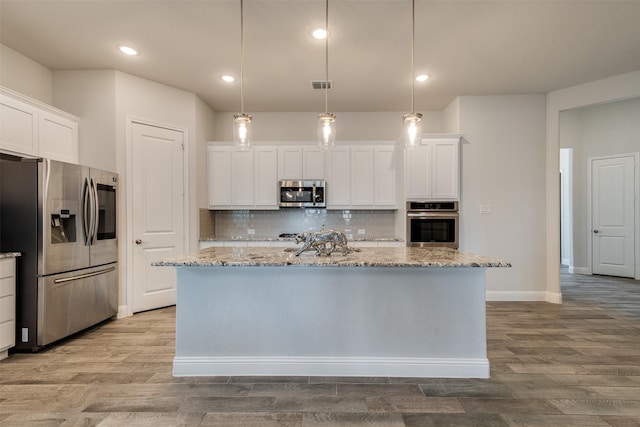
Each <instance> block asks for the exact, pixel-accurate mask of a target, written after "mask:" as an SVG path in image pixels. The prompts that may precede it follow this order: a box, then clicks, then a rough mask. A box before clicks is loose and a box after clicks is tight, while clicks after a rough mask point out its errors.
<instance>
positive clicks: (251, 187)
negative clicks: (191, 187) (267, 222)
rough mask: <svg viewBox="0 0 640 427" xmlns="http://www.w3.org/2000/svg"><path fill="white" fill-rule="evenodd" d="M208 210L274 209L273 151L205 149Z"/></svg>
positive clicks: (275, 161)
mask: <svg viewBox="0 0 640 427" xmlns="http://www.w3.org/2000/svg"><path fill="white" fill-rule="evenodd" d="M207 171H208V178H209V185H208V191H209V208H210V209H277V208H278V197H277V180H278V169H277V149H276V148H275V147H254V148H253V149H252V150H250V151H236V150H235V149H234V148H233V147H232V146H227V145H225V146H217V145H209V146H208V147H207Z"/></svg>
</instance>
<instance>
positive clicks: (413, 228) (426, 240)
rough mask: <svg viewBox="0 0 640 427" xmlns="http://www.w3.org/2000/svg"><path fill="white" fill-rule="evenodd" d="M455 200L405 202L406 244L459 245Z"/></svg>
mask: <svg viewBox="0 0 640 427" xmlns="http://www.w3.org/2000/svg"><path fill="white" fill-rule="evenodd" d="M459 228H460V227H459V214H458V202H457V201H443V202H437V201H433V202H432V201H409V202H407V246H418V247H438V246H441V247H448V248H454V249H458V247H459Z"/></svg>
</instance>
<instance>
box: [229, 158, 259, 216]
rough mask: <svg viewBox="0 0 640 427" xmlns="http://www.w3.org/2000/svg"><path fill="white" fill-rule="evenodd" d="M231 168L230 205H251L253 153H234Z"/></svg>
mask: <svg viewBox="0 0 640 427" xmlns="http://www.w3.org/2000/svg"><path fill="white" fill-rule="evenodd" d="M231 157H232V166H231V171H232V174H231V204H232V205H233V206H238V207H247V208H249V207H251V206H252V205H253V185H254V182H253V176H254V174H253V151H234V152H233V155H232V156H231Z"/></svg>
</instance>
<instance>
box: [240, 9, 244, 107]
mask: <svg viewBox="0 0 640 427" xmlns="http://www.w3.org/2000/svg"><path fill="white" fill-rule="evenodd" d="M240 113H241V114H244V2H243V0H240Z"/></svg>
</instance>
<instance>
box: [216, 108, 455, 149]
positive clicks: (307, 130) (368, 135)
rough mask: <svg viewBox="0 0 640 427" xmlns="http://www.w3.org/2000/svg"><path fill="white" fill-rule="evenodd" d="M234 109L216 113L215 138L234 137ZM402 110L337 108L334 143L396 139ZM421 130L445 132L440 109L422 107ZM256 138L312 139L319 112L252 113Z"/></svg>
mask: <svg viewBox="0 0 640 427" xmlns="http://www.w3.org/2000/svg"><path fill="white" fill-rule="evenodd" d="M233 114H235V113H216V118H215V128H216V133H215V140H216V141H231V140H232V139H233V133H232V131H233V127H232V120H233V118H232V117H233ZM403 114H405V113H403V112H368V113H340V112H336V113H335V115H336V143H338V144H339V143H340V141H362V140H367V139H369V140H376V141H380V140H389V141H395V140H397V139H398V138H399V137H400V133H401V132H402V127H403V121H402V116H403ZM422 114H423V115H424V119H423V120H424V126H423V129H422V130H423V132H425V133H428V132H444V126H443V114H442V111H423V112H422ZM251 115H252V116H253V122H252V126H253V132H254V140H256V141H315V139H316V132H317V117H318V113H309V112H307V113H287V112H283V113H251Z"/></svg>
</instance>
